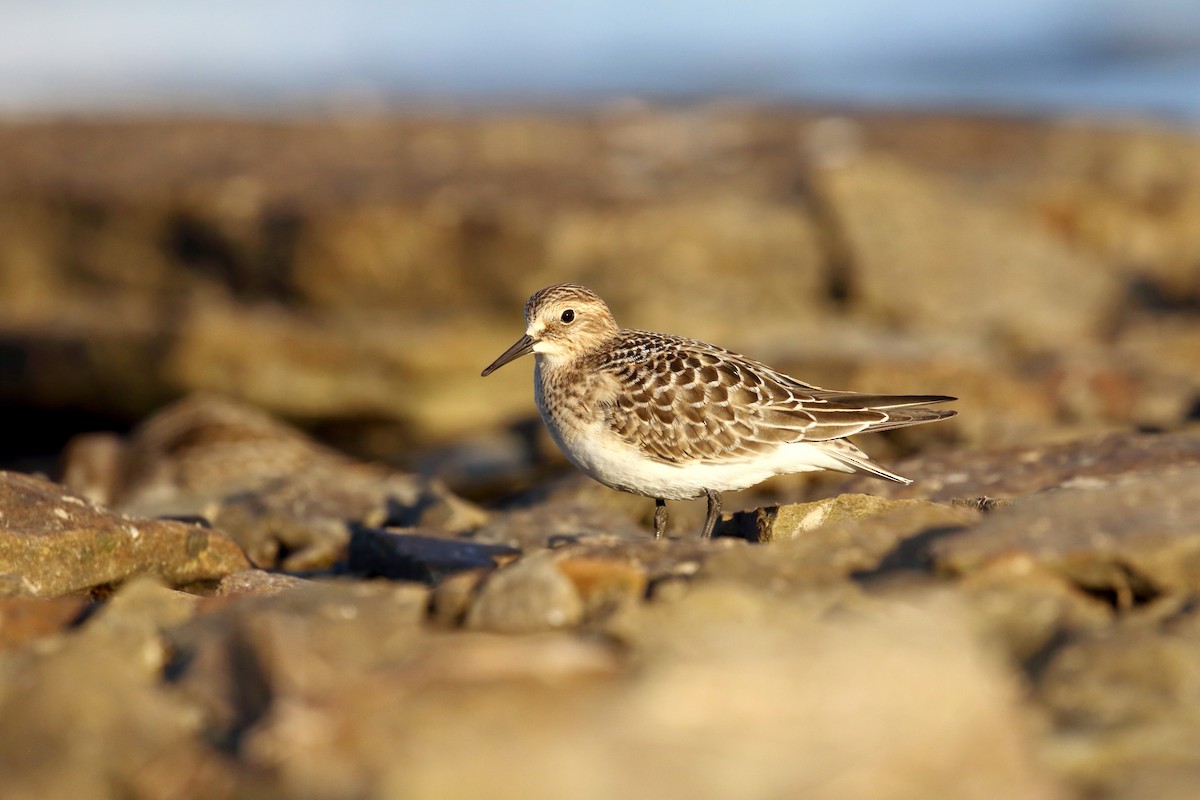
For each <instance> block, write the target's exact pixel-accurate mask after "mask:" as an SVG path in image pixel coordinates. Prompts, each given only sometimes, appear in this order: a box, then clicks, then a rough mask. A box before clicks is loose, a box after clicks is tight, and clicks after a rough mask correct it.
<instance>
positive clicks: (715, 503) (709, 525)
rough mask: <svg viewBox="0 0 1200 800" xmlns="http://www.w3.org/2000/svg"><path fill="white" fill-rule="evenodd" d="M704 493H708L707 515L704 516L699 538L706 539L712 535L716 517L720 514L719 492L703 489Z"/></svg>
mask: <svg viewBox="0 0 1200 800" xmlns="http://www.w3.org/2000/svg"><path fill="white" fill-rule="evenodd" d="M704 493H705V494H706V495H708V516H707V517H705V518H704V532H703V533H701V534H700V538H701V539H708V538H711V537H712V532H713V528H714V527H716V524H717V517H719V516H721V493H720V492H714V491H713V490H712V489H705V490H704Z"/></svg>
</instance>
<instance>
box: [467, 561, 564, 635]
mask: <svg viewBox="0 0 1200 800" xmlns="http://www.w3.org/2000/svg"><path fill="white" fill-rule="evenodd" d="M583 612H584V604H583V599H582V598H581V597H580V596H579V592H578V590H577V589H576V588H575V584H573V583H572V582H571V580H570V579H569V578H567V576H566V575H564V574H563V573H562V572H561V571H559V570H558V568H557V567H556V566H555V564H554V559H553V557H552V556H550V555H549V554H537V555H532V556H527V557H525V558H522V559H520V560H518V561H516V562H515V563H513V564H511V565H509V566H508V567H505V568H504V569H500V570H497V571H496V572H494V573H492V574H491V575H490V576H488V578H487V580H486V581H485V582H484V583H483V586H482V587H481V588H480V590H479V593H478V595H477V596H476V597H475V600H474V602H472V603H471V607H470V609H469V610H468V611H467V616H466V625H467V627H468V628H473V629H476V630H486V631H495V632H497V633H533V632H536V631H549V630H556V629H559V628H568V627H571V626H572V625H575V624H577V623H578V622H579V621H580V620H581V619H582V618H583Z"/></svg>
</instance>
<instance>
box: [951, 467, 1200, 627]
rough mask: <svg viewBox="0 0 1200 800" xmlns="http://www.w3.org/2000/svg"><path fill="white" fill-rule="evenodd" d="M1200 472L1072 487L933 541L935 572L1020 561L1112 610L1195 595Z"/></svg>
mask: <svg viewBox="0 0 1200 800" xmlns="http://www.w3.org/2000/svg"><path fill="white" fill-rule="evenodd" d="M1198 518H1200V466H1180V467H1175V468H1167V469H1161V470H1157V471H1148V472H1145V473H1142V474H1131V475H1124V476H1121V477H1118V478H1115V479H1112V480H1100V479H1091V480H1089V481H1087V482H1084V481H1083V480H1079V481H1076V486H1075V488H1066V489H1059V490H1055V491H1051V492H1046V493H1043V494H1039V495H1034V496H1031V497H1027V498H1024V499H1022V500H1020V501H1018V502H1014V503H1012V504H1011V505H1009V506H1006V507H1004V508H1001V509H999V510H997V511H995V512H993V513H992V514H990V515H988V516H986V517H985V518H984V519H983V521H982V522H980V523H979V524H978V525H976V526H975V527H973V528H972V529H971V530H969V531H967V532H966V533H963V534H961V535H959V536H954V537H950V538H947V539H945V540H944V541H940V542H936V543H934V545H933V547H932V553H933V556H934V559H935V561H936V565H937V568H938V569H940V570H942V571H944V572H946V573H948V574H956V575H961V574H969V573H971V572H973V571H975V570H977V569H981V568H984V567H986V566H988V565H989V564H991V563H994V562H995V561H996V560H998V559H1004V558H1010V557H1012V555H1013V554H1016V553H1023V554H1026V555H1027V556H1028V557H1029V558H1030V559H1032V560H1033V561H1034V562H1036V563H1038V564H1041V565H1044V566H1046V567H1049V568H1050V569H1052V570H1054V571H1056V572H1059V573H1060V574H1062V575H1064V576H1065V577H1067V578H1068V579H1069V580H1070V581H1072V582H1073V583H1075V584H1076V585H1078V586H1080V587H1083V588H1085V589H1086V590H1088V591H1090V592H1093V593H1096V594H1099V595H1102V596H1106V597H1108V598H1109V599H1110V601H1111V602H1112V603H1113V604H1114V605H1115V606H1116V607H1118V608H1123V609H1127V608H1130V607H1132V606H1133V605H1135V604H1137V603H1140V602H1145V601H1148V600H1152V599H1154V598H1155V597H1157V596H1158V595H1160V594H1162V593H1164V592H1178V591H1197V590H1200V529H1198V528H1197V527H1196V520H1197V519H1198Z"/></svg>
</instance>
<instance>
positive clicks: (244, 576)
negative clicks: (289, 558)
mask: <svg viewBox="0 0 1200 800" xmlns="http://www.w3.org/2000/svg"><path fill="white" fill-rule="evenodd" d="M304 583H305V580H304V579H303V578H297V577H295V576H294V575H281V574H279V573H276V572H267V571H265V570H261V569H247V570H242V571H241V572H232V573H230V574H228V575H226V576H225V577H224V578H222V579H221V582H220V583H219V584H217V597H230V596H232V597H244V596H251V597H264V596H270V595H273V594H279V593H280V592H283V591H286V590H288V589H294V588H296V587H297V586H303V585H304Z"/></svg>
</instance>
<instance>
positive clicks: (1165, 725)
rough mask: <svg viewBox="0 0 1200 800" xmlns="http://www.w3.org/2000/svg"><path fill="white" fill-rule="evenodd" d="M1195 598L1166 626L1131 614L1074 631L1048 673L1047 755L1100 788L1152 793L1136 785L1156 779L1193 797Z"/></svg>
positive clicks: (1196, 762)
mask: <svg viewBox="0 0 1200 800" xmlns="http://www.w3.org/2000/svg"><path fill="white" fill-rule="evenodd" d="M1191 605H1192V604H1191V602H1190V601H1188V602H1186V603H1183V604H1180V605H1177V606H1176V608H1175V610H1174V613H1172V614H1170V615H1169V617H1168V618H1167V620H1166V621H1165V623H1163V624H1154V623H1149V624H1148V623H1147V621H1146V620H1141V619H1137V618H1136V617H1131V618H1128V619H1125V620H1122V621H1121V623H1120V624H1118V625H1116V626H1114V627H1113V628H1112V629H1109V630H1103V631H1095V632H1092V633H1090V634H1084V635H1079V636H1076V637H1073V638H1072V639H1071V640H1070V641H1067V642H1066V643H1065V644H1064V645H1063V646H1062V647H1060V648H1059V649H1058V650H1057V651H1056V652H1055V653H1054V654H1053V657H1052V658H1051V659H1050V660H1049V661H1048V663H1047V664H1046V665H1045V668H1044V669H1043V670H1042V672H1041V675H1040V680H1039V682H1038V685H1037V688H1036V693H1037V698H1038V700H1039V701H1040V702H1041V703H1042V704H1043V705H1044V706H1045V708H1046V709H1047V712H1048V714H1049V716H1050V719H1051V720H1052V722H1053V724H1054V732H1053V735H1052V737H1051V739H1050V742H1049V747H1048V748H1047V754H1048V757H1049V758H1050V759H1051V763H1053V764H1054V765H1055V766H1056V768H1058V769H1059V770H1060V771H1061V772H1063V773H1064V774H1066V775H1069V776H1070V777H1071V778H1073V779H1074V780H1075V781H1077V782H1078V783H1079V784H1081V785H1082V786H1084V787H1086V788H1087V789H1089V790H1090V791H1092V792H1094V793H1096V794H1097V795H1098V796H1100V795H1103V796H1112V797H1128V798H1134V797H1139V796H1143V797H1144V796H1147V795H1144V794H1142V795H1139V794H1136V793H1134V790H1135V789H1136V790H1144V789H1147V788H1151V787H1155V786H1162V787H1163V788H1164V789H1169V791H1167V793H1166V794H1165V795H1164V796H1167V797H1175V796H1178V797H1185V796H1187V795H1186V794H1183V793H1181V792H1180V788H1181V787H1180V784H1179V779H1180V777H1181V775H1187V774H1192V775H1194V774H1195V773H1196V771H1197V770H1198V769H1200V759H1198V758H1197V755H1196V752H1195V750H1194V749H1193V748H1191V747H1189V746H1188V742H1190V741H1193V740H1194V737H1195V736H1196V735H1197V734H1198V733H1200V715H1198V714H1197V707H1198V705H1200V694H1198V687H1200V671H1198V670H1197V667H1196V664H1197V663H1198V662H1197V658H1198V657H1200V625H1198V624H1197V619H1196V613H1195V610H1194V608H1192V607H1191ZM1193 789H1194V787H1193ZM1153 796H1159V795H1157V794H1154V795H1153Z"/></svg>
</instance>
